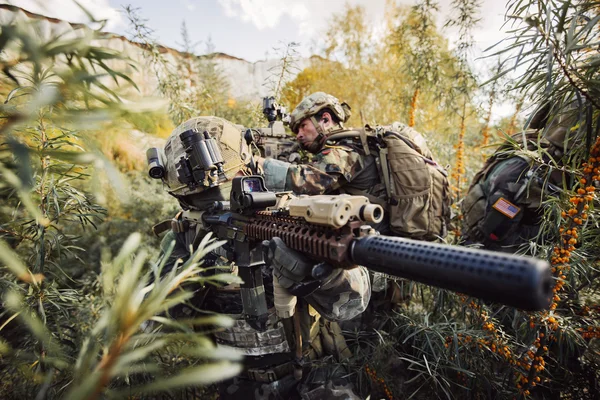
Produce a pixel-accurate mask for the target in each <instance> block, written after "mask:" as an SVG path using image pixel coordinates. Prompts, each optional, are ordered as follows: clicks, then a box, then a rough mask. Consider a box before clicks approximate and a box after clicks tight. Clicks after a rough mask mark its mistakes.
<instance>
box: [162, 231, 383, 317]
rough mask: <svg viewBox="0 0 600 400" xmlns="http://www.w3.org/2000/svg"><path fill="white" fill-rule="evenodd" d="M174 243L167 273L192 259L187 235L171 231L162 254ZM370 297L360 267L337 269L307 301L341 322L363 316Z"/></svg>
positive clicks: (364, 272) (364, 270) (363, 273)
mask: <svg viewBox="0 0 600 400" xmlns="http://www.w3.org/2000/svg"><path fill="white" fill-rule="evenodd" d="M173 240H175V247H174V249H173V252H172V253H171V255H170V256H169V258H168V259H167V262H166V264H165V267H164V268H165V269H164V270H165V271H169V270H170V269H171V268H172V267H173V264H175V262H177V260H182V261H183V260H186V259H187V258H188V257H189V256H190V254H189V251H188V246H187V245H186V232H182V233H178V234H175V233H173V232H172V231H169V232H168V233H167V235H165V237H164V238H163V240H162V243H161V250H163V253H164V251H165V250H166V249H168V247H169V246H170V244H171V242H172V241H173ZM370 297H371V282H370V280H369V276H368V274H367V270H366V269H365V268H363V267H357V268H354V269H350V270H344V269H341V268H336V269H334V270H333V271H332V273H331V274H330V275H329V276H328V277H326V278H325V279H323V283H322V284H321V287H320V288H319V289H317V290H316V291H314V292H313V293H311V294H310V295H308V296H306V297H305V299H306V300H307V301H308V303H309V304H310V305H311V306H313V308H314V309H315V310H317V311H318V312H319V314H321V315H322V316H323V317H325V318H327V319H329V320H332V321H341V320H346V319H350V318H354V317H355V316H357V315H359V314H360V313H362V312H363V311H364V310H365V309H366V308H367V304H368V303H369V299H370ZM240 304H241V299H240ZM215 311H218V310H215Z"/></svg>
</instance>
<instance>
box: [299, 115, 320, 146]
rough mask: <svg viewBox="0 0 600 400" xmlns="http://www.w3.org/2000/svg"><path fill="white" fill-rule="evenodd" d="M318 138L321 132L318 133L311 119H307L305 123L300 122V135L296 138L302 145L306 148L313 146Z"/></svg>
mask: <svg viewBox="0 0 600 400" xmlns="http://www.w3.org/2000/svg"><path fill="white" fill-rule="evenodd" d="M317 136H319V132H317V128H316V127H315V125H314V124H313V122H312V121H311V119H310V118H306V119H305V120H304V121H302V122H300V125H299V126H298V135H297V136H296V139H297V140H298V143H300V145H302V146H303V147H306V146H307V145H309V144H311V143H312V142H313V141H314V140H315V139H316V138H317Z"/></svg>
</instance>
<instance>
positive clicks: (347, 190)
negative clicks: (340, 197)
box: [341, 187, 387, 207]
mask: <svg viewBox="0 0 600 400" xmlns="http://www.w3.org/2000/svg"><path fill="white" fill-rule="evenodd" d="M341 191H343V192H345V193H348V194H352V195H355V196H365V197H366V198H367V199H369V201H370V202H371V203H372V204H378V205H380V206H382V207H384V206H386V205H387V202H386V201H385V200H383V199H381V198H379V197H377V196H373V195H372V194H370V193H367V192H366V191H364V190H361V189H357V188H353V187H343V188H341Z"/></svg>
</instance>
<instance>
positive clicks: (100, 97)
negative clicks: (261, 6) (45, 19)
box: [0, 21, 240, 399]
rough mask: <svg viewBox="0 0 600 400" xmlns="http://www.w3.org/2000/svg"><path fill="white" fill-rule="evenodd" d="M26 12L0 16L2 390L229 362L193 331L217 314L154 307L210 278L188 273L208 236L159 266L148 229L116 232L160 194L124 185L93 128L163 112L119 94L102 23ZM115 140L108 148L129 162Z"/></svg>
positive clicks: (152, 389) (38, 394)
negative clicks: (67, 23)
mask: <svg viewBox="0 0 600 400" xmlns="http://www.w3.org/2000/svg"><path fill="white" fill-rule="evenodd" d="M36 23H37V22H36V21H33V22H23V21H19V22H18V23H16V22H15V23H10V22H9V23H6V24H3V25H1V26H0V67H1V69H2V72H3V74H2V76H0V79H1V80H2V84H3V86H2V87H3V89H4V88H8V90H6V93H5V94H6V98H5V101H4V102H3V104H2V105H0V118H2V120H1V121H0V134H1V136H0V177H1V179H0V198H2V202H1V205H0V237H1V238H0V266H1V267H2V269H1V270H0V288H1V289H0V291H1V292H2V297H3V298H2V305H1V307H0V335H1V339H0V351H1V353H0V366H1V367H0V369H1V370H2V375H1V376H2V385H1V386H0V390H1V392H2V393H3V394H6V393H10V394H11V396H13V397H23V398H72V399H83V398H85V399H90V398H98V397H100V396H102V397H104V396H110V397H113V396H116V397H123V396H124V395H128V394H130V393H152V394H155V393H158V392H161V391H162V392H164V391H168V392H171V393H173V392H174V391H177V390H179V389H180V388H184V387H193V386H198V385H201V384H207V383H210V382H212V381H214V380H216V379H223V378H224V377H227V376H232V375H235V374H237V372H238V371H239V368H240V367H239V364H238V363H236V361H237V360H238V359H239V355H237V354H229V353H221V352H217V351H216V350H215V349H214V347H213V346H212V344H211V343H210V342H209V341H208V339H207V338H206V336H205V334H206V333H210V330H211V329H219V328H220V327H224V326H228V325H229V324H231V321H230V320H228V319H226V318H221V317H219V316H209V317H206V318H204V319H198V320H193V321H192V320H190V321H181V320H173V319H171V318H170V317H168V315H167V314H166V312H167V310H168V309H169V308H171V307H172V306H175V305H179V304H181V303H183V302H185V301H186V300H187V299H189V298H190V297H191V296H192V295H193V291H194V290H195V288H197V286H198V285H200V286H203V285H206V284H215V283H216V282H213V281H212V280H211V279H203V278H199V277H198V275H199V274H200V272H201V271H202V269H201V268H200V266H199V265H200V259H201V257H202V256H203V255H204V254H205V253H206V252H207V251H210V250H211V249H213V248H214V247H215V246H218V245H220V243H214V242H209V241H208V237H207V238H206V239H207V240H206V241H205V242H204V243H203V244H202V246H200V249H199V250H198V251H197V252H196V253H195V254H194V256H193V257H192V259H191V260H190V261H188V262H187V263H185V264H184V265H179V266H177V267H176V268H174V269H172V270H171V272H170V273H168V274H166V275H164V276H161V273H160V271H161V268H162V264H161V263H158V264H157V263H153V262H151V261H150V256H151V255H152V256H157V254H156V250H155V251H154V253H151V252H149V251H148V250H147V249H146V247H147V246H151V247H154V248H157V243H156V241H157V239H154V242H152V240H145V241H147V242H148V243H144V244H142V236H141V235H140V234H139V233H138V234H132V235H129V232H133V231H138V230H143V231H146V232H147V231H148V229H149V227H150V226H151V225H152V223H154V222H156V221H151V220H150V219H151V218H153V217H155V215H156V214H163V213H167V214H168V213H169V210H168V208H169V207H170V206H169V205H168V204H169V203H168V202H165V198H164V194H163V193H162V191H160V188H159V187H156V186H153V187H152V189H148V182H147V180H148V179H141V178H135V179H131V182H130V183H129V185H128V186H125V185H124V181H123V179H122V176H121V175H120V174H119V172H118V170H117V168H115V166H114V165H113V164H112V163H111V161H110V160H109V159H108V158H107V157H106V156H105V155H104V154H102V153H101V151H99V149H102V147H103V145H107V143H108V144H110V141H107V140H105V139H104V138H103V139H99V137H100V136H101V135H102V134H103V133H106V132H111V131H110V129H112V128H111V125H110V122H112V121H115V120H117V121H119V116H125V119H127V120H129V121H130V122H131V123H132V124H134V125H135V124H136V123H137V124H140V121H145V123H146V126H147V127H149V128H151V129H154V130H155V133H160V129H162V128H157V127H156V124H149V123H148V120H149V119H150V120H152V119H154V120H155V121H162V122H164V121H165V120H164V117H163V116H161V115H162V114H160V112H157V111H156V113H155V114H153V113H154V112H155V111H154V110H152V105H150V106H151V107H148V105H147V104H146V105H144V106H143V107H141V106H138V105H137V104H131V103H130V102H129V103H128V104H127V105H126V104H125V103H124V102H122V93H123V92H126V90H125V89H127V88H128V87H133V88H135V83H134V82H133V81H132V80H131V79H130V78H129V77H128V76H127V75H126V74H125V73H123V72H121V70H120V69H118V68H123V67H124V68H129V69H130V68H133V67H134V66H133V63H132V62H131V61H130V60H127V59H124V58H123V57H122V55H121V54H120V53H118V52H116V51H114V50H111V49H108V48H104V47H101V46H99V45H98V44H97V43H99V42H100V40H101V39H102V38H103V34H102V33H100V32H99V31H95V30H91V29H88V28H78V29H79V30H78V31H77V32H76V33H74V32H70V31H68V32H65V33H63V34H61V35H54V34H52V33H50V34H49V36H48V34H44V32H45V31H44V30H41V29H39V27H38V26H37V25H36ZM142 108H143V109H144V111H148V109H149V108H150V110H149V111H150V114H149V115H148V116H146V118H147V119H142V118H141V117H139V116H137V115H136V113H135V111H139V110H141V109H142ZM120 123H122V124H123V123H126V122H125V120H124V119H122V120H120ZM121 129H122V128H121ZM149 130H150V129H149ZM119 134H120V133H119V132H116V133H115V131H113V135H114V136H113V143H112V148H113V149H116V148H117V147H123V146H120V145H122V144H123V143H122V142H121V143H120V145H116V143H117V142H118V140H120V139H118V138H119ZM107 136H111V134H109V135H107ZM121 138H122V137H121ZM132 147H135V145H133V146H132ZM143 150H145V149H141V151H143ZM120 151H121V153H113V154H108V156H109V157H110V158H113V159H115V160H117V161H118V162H120V163H121V166H122V167H127V168H129V167H131V166H132V165H131V164H129V162H130V158H128V157H129V155H128V154H125V153H126V151H124V150H123V149H122V148H121V150H120ZM136 179H139V181H137V182H136ZM125 187H127V189H125ZM90 190H91V191H92V192H90ZM150 190H151V191H152V192H150ZM128 192H131V193H128ZM129 194H131V198H128V196H129ZM140 196H147V197H148V198H143V197H140ZM148 199H151V200H153V201H148ZM128 200H129V201H128ZM132 201H136V202H139V203H144V204H145V205H147V207H140V206H139V204H133V203H132ZM100 203H102V204H106V205H107V208H104V207H102V206H101V205H100ZM107 213H109V214H108V218H106V217H107ZM150 213H151V214H150ZM151 222H152V223H151ZM117 224H118V225H119V229H117ZM96 228H99V230H95V229H96ZM102 235H103V236H104V240H102ZM99 236H100V237H99ZM121 243H124V244H123V246H121ZM119 249H120V250H119ZM115 253H117V255H116V256H115V257H112V256H111V254H115ZM221 279H225V280H227V279H228V278H225V277H222V278H221ZM232 279H233V278H232ZM115 282H118V283H115ZM194 285H195V286H194ZM194 326H203V329H202V331H203V332H204V333H202V334H199V333H196V332H195V330H194V329H193V328H194ZM191 344H193V345H192V346H190V345H191ZM190 348H193V349H194V350H193V351H188V352H185V351H184V352H183V353H184V355H185V358H183V360H184V361H180V362H177V363H170V364H169V368H167V369H163V368H161V366H164V365H165V363H163V362H162V361H161V360H162V359H163V358H167V359H172V358H173V359H174V357H173V355H174V354H179V353H182V350H181V349H190ZM213 360H216V361H213Z"/></svg>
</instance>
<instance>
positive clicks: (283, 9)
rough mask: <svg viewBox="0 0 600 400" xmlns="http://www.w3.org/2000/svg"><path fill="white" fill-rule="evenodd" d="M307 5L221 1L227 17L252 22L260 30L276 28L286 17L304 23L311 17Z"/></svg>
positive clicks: (291, 1) (264, 0)
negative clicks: (282, 18)
mask: <svg viewBox="0 0 600 400" xmlns="http://www.w3.org/2000/svg"><path fill="white" fill-rule="evenodd" d="M305 3H306V1H302V0H288V1H286V2H282V1H280V0H219V4H220V5H221V7H223V11H224V12H225V15H226V16H228V17H231V18H238V19H240V20H242V21H244V22H251V23H252V24H254V26H256V28H257V29H259V30H263V29H266V28H275V27H276V26H277V25H278V24H279V21H280V20H281V17H283V16H284V15H287V16H289V17H290V18H292V19H293V20H295V21H296V22H298V23H301V22H303V21H304V20H306V19H307V18H308V17H309V15H310V13H309V10H308V8H307V6H306V4H305Z"/></svg>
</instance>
